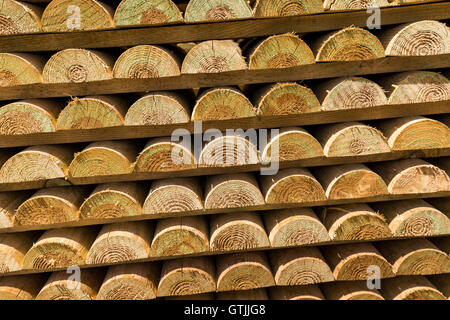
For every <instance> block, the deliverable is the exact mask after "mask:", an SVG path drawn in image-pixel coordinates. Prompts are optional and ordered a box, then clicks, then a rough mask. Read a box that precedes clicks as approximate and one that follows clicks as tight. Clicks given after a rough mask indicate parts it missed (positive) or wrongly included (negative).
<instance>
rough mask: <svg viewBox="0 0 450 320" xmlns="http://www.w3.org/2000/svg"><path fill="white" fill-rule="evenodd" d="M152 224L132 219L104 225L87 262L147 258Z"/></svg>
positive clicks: (97, 262)
mask: <svg viewBox="0 0 450 320" xmlns="http://www.w3.org/2000/svg"><path fill="white" fill-rule="evenodd" d="M152 236H153V226H152V224H150V223H148V222H145V221H132V222H124V223H115V224H109V225H104V226H103V227H102V229H101V230H100V232H99V234H98V236H97V238H96V239H95V241H94V243H93V244H92V246H91V248H90V249H89V252H88V254H87V257H86V263H87V264H99V263H117V262H125V261H133V260H137V259H145V258H147V257H148V255H149V253H150V243H151V239H152Z"/></svg>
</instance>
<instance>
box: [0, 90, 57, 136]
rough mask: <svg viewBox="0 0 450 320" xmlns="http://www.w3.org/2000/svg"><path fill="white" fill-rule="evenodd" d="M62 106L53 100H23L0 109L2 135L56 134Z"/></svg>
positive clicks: (0, 131)
mask: <svg viewBox="0 0 450 320" xmlns="http://www.w3.org/2000/svg"><path fill="white" fill-rule="evenodd" d="M60 110H61V109H60V106H59V105H58V103H57V102H55V101H52V100H37V99H32V100H22V101H16V102H12V103H9V104H7V105H5V106H3V107H0V135H5V136H10V135H18V136H20V135H26V134H32V133H43V132H55V130H56V118H57V117H58V114H59V111H60Z"/></svg>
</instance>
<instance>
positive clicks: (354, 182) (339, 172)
mask: <svg viewBox="0 0 450 320" xmlns="http://www.w3.org/2000/svg"><path fill="white" fill-rule="evenodd" d="M314 175H315V176H316V177H317V179H318V180H319V181H320V183H321V185H322V186H323V187H324V188H325V190H326V191H325V192H326V196H327V198H328V199H357V198H366V197H375V196H379V195H387V194H389V192H388V188H387V186H386V183H385V182H384V181H383V179H382V178H381V177H380V176H379V175H378V174H376V173H375V172H373V171H372V170H370V169H369V168H368V167H366V166H365V165H363V164H346V165H339V166H331V167H326V168H320V169H316V170H315V171H314Z"/></svg>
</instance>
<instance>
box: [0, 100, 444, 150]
mask: <svg viewBox="0 0 450 320" xmlns="http://www.w3.org/2000/svg"><path fill="white" fill-rule="evenodd" d="M445 113H450V100H446V101H436V102H426V103H410V104H395V105H394V104H392V105H383V106H375V107H370V108H361V109H347V110H333V111H321V112H314V113H302V114H292V115H283V116H270V117H269V116H266V117H253V118H241V119H232V120H217V121H204V122H202V132H205V131H206V130H208V129H213V128H214V129H219V130H221V131H225V130H226V129H243V130H247V129H251V128H253V129H261V128H281V127H290V126H305V125H317V124H326V123H336V122H342V121H361V120H375V119H387V118H396V117H404V116H411V115H433V114H445ZM176 129H186V130H189V131H190V132H192V133H193V132H194V122H190V123H181V124H173V125H154V126H122V127H109V128H100V129H87V130H65V131H56V132H49V133H34V134H27V135H11V136H5V135H0V148H9V147H21V146H34V145H41V144H62V143H77V142H90V141H105V140H122V139H138V138H151V137H168V136H171V135H172V133H173V131H174V130H176Z"/></svg>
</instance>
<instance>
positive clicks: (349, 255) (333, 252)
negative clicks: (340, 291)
mask: <svg viewBox="0 0 450 320" xmlns="http://www.w3.org/2000/svg"><path fill="white" fill-rule="evenodd" d="M321 251H322V253H323V255H324V257H325V259H326V261H327V263H328V265H329V266H330V268H331V270H333V275H334V278H335V279H336V280H338V281H339V280H367V279H369V278H370V277H373V276H374V274H375V275H376V276H377V277H376V278H389V277H393V276H394V273H393V271H392V266H391V264H390V263H389V262H388V261H387V260H386V259H385V258H384V257H383V256H382V255H381V253H380V252H379V251H378V250H377V249H376V248H375V247H374V246H373V245H372V244H371V243H353V244H344V245H333V246H325V247H322V248H321ZM374 267H377V268H374ZM378 271H379V273H378Z"/></svg>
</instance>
